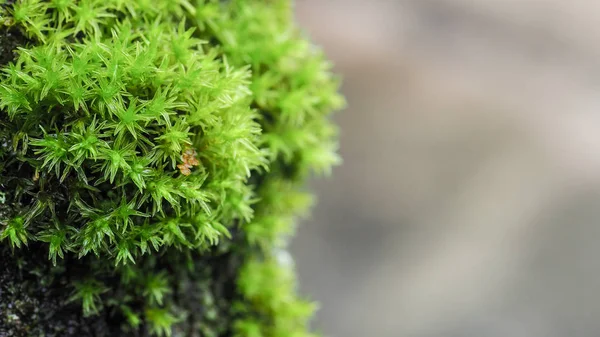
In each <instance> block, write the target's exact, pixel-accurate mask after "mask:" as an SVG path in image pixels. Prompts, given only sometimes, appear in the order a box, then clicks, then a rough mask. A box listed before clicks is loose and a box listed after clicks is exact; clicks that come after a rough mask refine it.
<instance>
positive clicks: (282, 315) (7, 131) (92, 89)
mask: <svg viewBox="0 0 600 337" xmlns="http://www.w3.org/2000/svg"><path fill="white" fill-rule="evenodd" d="M0 27H1V28H0V69H1V75H0V116H1V117H0V261H1V262H0V264H4V265H3V266H1V267H3V268H2V269H6V271H5V272H2V271H0V336H4V335H7V336H8V335H10V336H16V337H19V336H33V335H35V336H75V335H76V336H109V335H110V336H145V335H153V336H209V337H210V336H215V337H216V336H236V337H289V336H291V337H308V336H313V335H312V333H310V331H309V330H308V320H309V319H310V317H311V316H312V314H313V312H314V309H315V308H314V305H313V304H312V303H310V302H306V301H304V300H302V299H300V298H298V297H297V295H296V289H295V276H294V273H293V270H292V267H291V266H290V265H289V264H286V263H284V262H282V261H283V260H282V258H281V256H282V254H284V255H285V253H284V252H285V242H286V238H287V237H288V236H289V235H290V234H291V233H292V232H293V226H294V223H295V221H296V218H297V217H298V216H300V215H302V214H304V213H305V212H306V210H307V208H308V207H309V206H310V204H311V197H310V195H308V194H306V193H304V192H302V184H303V182H304V181H305V179H306V177H307V175H308V174H310V173H311V172H316V173H327V172H329V170H330V168H331V167H332V165H335V164H337V163H338V162H339V157H338V156H337V154H336V150H337V130H336V127H335V126H334V125H333V124H332V123H331V122H330V121H329V115H330V113H332V112H333V111H335V110H338V109H340V108H341V107H342V106H343V104H344V101H343V98H342V97H341V96H339V95H338V93H337V92H338V88H339V84H338V81H337V80H336V79H335V77H333V76H332V74H331V72H330V65H329V63H328V62H327V61H326V60H325V59H324V58H323V55H322V53H321V52H320V51H319V50H317V49H315V47H314V46H313V45H311V44H310V42H309V41H307V40H306V39H304V38H303V36H302V34H301V33H300V31H299V30H298V28H297V27H296V26H295V24H294V21H293V17H292V10H291V5H290V1H287V0H261V1H259V0H231V1H204V0H81V1H76V0H48V1H42V0H21V1H16V2H13V1H10V0H9V1H6V0H0ZM282 252H283V253H282ZM3 273H4V274H3ZM44 315H45V316H44ZM48 317H51V319H49V318H48Z"/></svg>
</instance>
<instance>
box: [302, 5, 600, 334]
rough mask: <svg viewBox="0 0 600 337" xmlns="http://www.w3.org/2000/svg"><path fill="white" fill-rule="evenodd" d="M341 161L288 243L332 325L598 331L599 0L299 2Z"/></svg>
mask: <svg viewBox="0 0 600 337" xmlns="http://www.w3.org/2000/svg"><path fill="white" fill-rule="evenodd" d="M296 14H297V19H298V21H299V22H300V24H301V25H302V26H303V27H304V29H305V30H306V31H307V33H308V34H309V35H310V36H311V37H312V39H313V41H315V42H316V43H317V44H319V45H321V46H322V47H323V48H324V50H325V51H326V53H327V54H328V55H329V57H330V58H331V59H333V61H334V62H335V64H336V71H337V72H338V73H340V74H341V75H342V76H343V78H344V87H343V92H344V94H345V95H346V97H347V99H348V102H349V107H348V109H347V110H345V111H344V112H342V113H339V114H337V115H336V116H335V119H336V120H337V122H338V123H339V124H340V126H341V130H342V135H341V137H342V138H341V154H342V156H343V157H344V160H345V163H344V165H343V166H341V167H338V168H337V169H335V171H334V174H333V175H332V177H331V178H330V179H327V180H325V179H320V180H318V181H315V182H314V183H313V184H312V186H313V189H314V190H315V191H316V192H317V194H318V197H319V203H318V204H317V206H316V208H315V209H314V215H313V217H312V218H310V219H309V220H306V221H304V222H303V223H302V225H301V226H300V227H299V229H298V234H297V237H296V238H295V240H294V241H293V244H292V251H293V254H294V256H295V259H296V265H297V269H298V272H299V274H300V282H301V291H302V292H303V293H304V294H308V295H309V296H310V297H311V298H312V299H314V300H317V301H319V302H320V304H321V309H320V311H319V314H318V317H317V319H316V321H315V327H316V328H317V329H318V330H320V331H322V332H324V333H325V334H326V335H328V336H331V337H371V336H373V337H405V336H406V337H470V336H473V337H488V336H490V337H495V336H498V337H506V336H510V337H521V336H523V337H554V336H556V337H564V336H570V337H578V336H582V337H594V336H600V319H599V318H600V26H599V25H598V22H599V20H600V2H599V1H593V0H570V1H564V0H478V1H473V0H296Z"/></svg>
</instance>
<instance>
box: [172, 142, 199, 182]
mask: <svg viewBox="0 0 600 337" xmlns="http://www.w3.org/2000/svg"><path fill="white" fill-rule="evenodd" d="M197 156H198V153H197V152H196V150H195V149H193V148H191V147H188V148H186V149H185V151H183V154H182V155H181V161H182V163H181V164H179V165H177V168H178V169H179V172H181V174H183V175H185V176H189V175H190V174H191V173H192V170H191V169H192V168H193V167H194V166H198V165H200V161H199V160H198V158H197Z"/></svg>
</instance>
